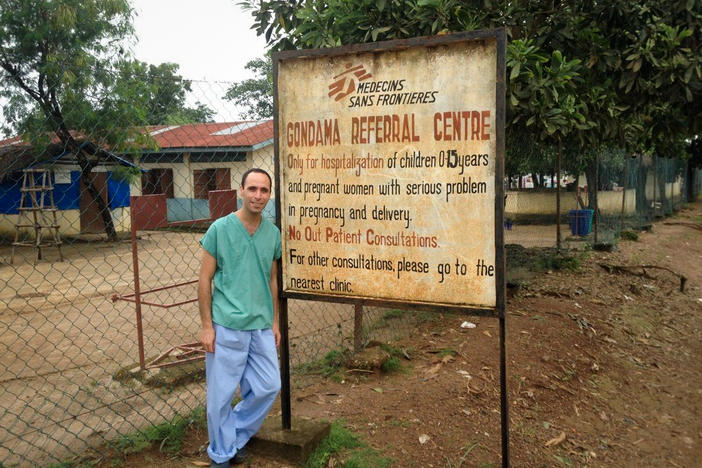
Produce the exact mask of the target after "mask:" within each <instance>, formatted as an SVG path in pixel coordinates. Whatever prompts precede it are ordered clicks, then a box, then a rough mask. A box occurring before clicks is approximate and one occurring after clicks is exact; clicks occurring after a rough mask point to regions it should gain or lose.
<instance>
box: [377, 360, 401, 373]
mask: <svg viewBox="0 0 702 468" xmlns="http://www.w3.org/2000/svg"><path fill="white" fill-rule="evenodd" d="M380 370H381V371H383V372H385V373H387V374H390V373H392V372H398V371H401V370H402V364H400V360H399V359H397V358H396V357H390V358H387V359H386V360H385V361H383V363H382V364H381V365H380Z"/></svg>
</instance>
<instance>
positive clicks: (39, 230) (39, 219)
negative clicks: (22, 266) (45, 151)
mask: <svg viewBox="0 0 702 468" xmlns="http://www.w3.org/2000/svg"><path fill="white" fill-rule="evenodd" d="M22 172H23V173H24V174H23V178H22V188H21V189H20V193H21V198H20V206H19V216H18V219H17V224H15V241H14V242H13V243H12V255H11V256H10V263H13V262H14V260H15V250H16V249H17V247H34V248H35V249H36V256H35V258H34V263H35V264H36V263H37V262H38V261H39V260H41V258H42V254H41V249H42V247H57V248H58V252H59V258H60V259H61V261H63V253H62V252H61V235H60V234H59V225H58V220H57V217H56V212H57V209H56V206H55V205H54V186H53V184H52V183H51V173H50V171H49V170H47V169H25V170H24V171H22ZM37 184H38V185H37ZM26 228H33V229H34V241H31V240H22V239H21V237H22V230H23V229H26ZM45 229H48V230H49V232H50V236H51V237H49V238H45V237H44V230H45ZM25 237H26V236H25Z"/></svg>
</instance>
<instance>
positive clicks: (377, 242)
mask: <svg viewBox="0 0 702 468" xmlns="http://www.w3.org/2000/svg"><path fill="white" fill-rule="evenodd" d="M496 76H497V46H496V39H494V38H488V39H484V40H480V41H463V42H454V43H446V44H441V45H438V46H437V45H433V46H431V47H429V46H414V47H410V48H405V49H401V50H388V51H382V50H381V51H373V52H361V53H358V52H355V53H349V54H345V55H332V56H316V57H314V56H313V57H296V58H290V59H286V58H284V57H283V58H282V59H281V58H278V60H277V84H276V86H277V93H278V100H277V102H278V135H277V144H278V147H277V149H278V164H279V168H280V191H279V197H280V198H281V230H282V232H283V285H282V286H283V291H285V292H298V293H310V294H314V295H337V296H346V297H352V298H367V299H374V300H390V301H402V302H411V303H429V304H439V305H441V304H445V305H452V306H459V307H464V306H465V307H476V308H491V307H495V305H496V265H495V262H496V255H495V251H496V249H495V210H496V209H495V207H496V205H495V196H496V187H495V184H496V182H495V180H496V177H495V170H496V158H497V145H496V132H497V130H498V129H497V109H496Z"/></svg>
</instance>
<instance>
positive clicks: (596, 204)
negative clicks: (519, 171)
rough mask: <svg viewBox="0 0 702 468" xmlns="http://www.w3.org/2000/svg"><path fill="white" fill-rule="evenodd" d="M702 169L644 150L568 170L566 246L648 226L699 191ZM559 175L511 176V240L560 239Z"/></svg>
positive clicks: (564, 183)
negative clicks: (579, 169)
mask: <svg viewBox="0 0 702 468" xmlns="http://www.w3.org/2000/svg"><path fill="white" fill-rule="evenodd" d="M554 172H555V170H554ZM701 173H702V170H700V169H695V168H688V164H687V162H686V161H683V160H678V159H669V158H658V157H655V156H649V155H638V156H634V157H626V158H623V157H618V158H613V157H612V158H606V157H605V158H602V160H599V161H598V163H597V164H595V165H594V166H593V168H592V169H591V172H590V173H589V174H586V173H582V174H579V175H572V174H566V175H564V176H562V177H561V187H562V188H561V192H560V212H561V217H560V232H561V240H562V246H564V247H566V248H583V247H585V246H586V245H587V246H593V245H594V244H595V243H602V244H613V243H616V241H617V239H618V238H619V237H620V235H621V232H622V231H623V230H643V229H647V228H648V227H649V226H650V224H651V222H652V221H653V220H655V219H657V218H661V217H665V216H669V215H671V214H672V213H674V212H675V211H677V210H679V209H680V208H681V207H682V206H683V205H684V204H685V203H687V202H688V201H691V200H694V199H695V198H696V197H697V196H699V194H700V193H701V190H700V184H699V179H700V174H701ZM556 180H557V178H556V177H555V176H553V175H550V174H549V175H540V174H527V175H517V176H513V177H511V178H508V179H507V180H506V181H505V186H506V188H507V190H506V194H507V196H506V199H505V218H506V222H505V228H506V236H505V242H506V243H507V244H519V245H522V246H524V247H555V246H556V245H557V239H558V232H557V231H558V226H557V223H556V213H557V203H558V202H557V199H556V197H557V194H556V188H555V186H556V185H557V184H556ZM595 181H597V182H595Z"/></svg>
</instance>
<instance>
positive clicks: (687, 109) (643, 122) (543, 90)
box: [243, 0, 702, 206]
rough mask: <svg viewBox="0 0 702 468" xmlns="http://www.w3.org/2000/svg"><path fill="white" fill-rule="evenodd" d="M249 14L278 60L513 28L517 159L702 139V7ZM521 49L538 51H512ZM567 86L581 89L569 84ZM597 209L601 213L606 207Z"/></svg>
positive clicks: (436, 0)
mask: <svg viewBox="0 0 702 468" xmlns="http://www.w3.org/2000/svg"><path fill="white" fill-rule="evenodd" d="M243 3H244V6H245V7H246V8H248V9H249V10H250V11H251V14H252V16H253V19H254V26H253V27H254V29H256V31H257V32H258V33H259V34H261V35H265V37H266V39H267V40H268V43H269V45H270V46H271V47H272V48H273V49H274V50H280V49H289V48H307V47H331V46H338V45H343V44H350V43H358V42H370V41H379V40H387V39H402V38H407V37H412V36H422V35H431V34H438V33H444V32H454V31H464V30H473V29H478V28H493V27H505V28H506V29H507V34H508V37H509V38H510V40H511V41H512V44H511V47H510V48H509V49H508V54H507V59H508V64H507V68H508V69H507V75H508V77H509V80H510V84H509V89H508V96H507V99H508V101H507V102H508V119H507V124H508V129H507V134H508V141H507V144H508V158H509V154H510V151H509V145H510V141H516V139H520V140H526V139H528V138H529V137H530V136H531V137H532V138H533V137H534V136H537V138H538V140H539V141H542V142H544V144H552V145H556V146H557V142H558V141H561V142H563V141H565V140H566V138H567V140H568V145H567V146H568V148H566V154H568V155H573V154H578V153H580V154H582V153H583V152H584V151H583V150H585V149H590V148H597V147H600V146H602V145H609V146H611V145H616V146H620V147H622V148H626V149H627V150H628V151H630V152H634V153H637V152H656V153H659V154H669V155H680V154H682V153H683V152H682V150H683V148H684V145H683V142H684V141H685V139H686V138H690V137H692V136H694V135H697V134H699V132H700V120H701V119H700V115H701V114H700V112H701V110H702V95H701V93H702V65H701V60H702V59H701V57H700V54H699V53H698V50H699V48H700V43H701V42H702V27H701V22H702V0H669V1H665V2H658V1H654V0H646V1H642V2H631V1H629V0H612V1H608V2H597V1H593V0H587V1H583V2H554V1H553V0H533V1H529V2H514V1H510V0H491V1H478V0H468V1H460V0H328V1H323V0H296V1H293V2H288V1H283V0H266V1H263V0H249V1H246V2H243ZM517 41H528V42H524V43H523V44H522V45H521V46H519V47H513V46H514V45H515V44H517ZM554 59H559V60H560V61H561V62H562V63H561V64H560V65H559V64H554V62H553V61H554ZM544 60H545V61H544ZM546 62H550V63H551V64H552V66H551V70H550V71H546V70H545V68H544V64H545V63H546ZM554 65H556V66H554ZM525 67H526V68H527V69H528V70H529V71H528V72H527V73H523V72H522V69H523V68H525ZM554 70H558V71H560V72H564V74H562V75H560V76H557V75H556V76H554V75H553V74H552V72H553V71H554ZM565 72H567V73H565ZM567 75H569V76H570V78H571V80H572V82H571V83H566V82H564V81H563V80H562V79H561V78H565V77H566V76H567ZM534 77H536V78H534ZM534 104H536V106H534ZM570 148H579V150H578V149H574V150H570ZM512 154H514V152H512ZM587 154H588V155H590V157H592V158H594V159H592V160H586V161H582V160H581V161H579V162H578V165H580V164H581V163H583V162H584V163H585V167H586V169H587V170H586V174H587V175H588V181H589V185H590V186H591V187H595V186H596V185H597V184H596V181H594V180H592V181H590V178H591V176H592V174H594V172H595V171H594V170H593V168H594V167H595V165H596V159H597V154H599V153H598V151H589V152H587ZM566 164H568V162H566ZM507 166H508V167H510V162H509V160H508V163H507ZM511 166H512V167H514V164H512V165H511ZM591 203H592V204H594V206H596V203H597V202H596V197H592V198H591Z"/></svg>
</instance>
